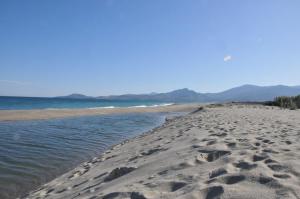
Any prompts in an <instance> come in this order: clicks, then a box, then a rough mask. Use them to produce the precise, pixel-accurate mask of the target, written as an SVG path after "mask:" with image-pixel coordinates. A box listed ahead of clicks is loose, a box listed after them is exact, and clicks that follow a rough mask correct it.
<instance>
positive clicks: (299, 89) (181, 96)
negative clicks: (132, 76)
mask: <svg viewBox="0 0 300 199" xmlns="http://www.w3.org/2000/svg"><path fill="white" fill-rule="evenodd" d="M299 94H300V86H284V85H277V86H256V85H249V84H247V85H243V86H239V87H235V88H231V89H229V90H225V91H223V92H218V93H198V92H195V91H193V90H190V89H187V88H184V89H179V90H175V91H171V92H167V93H150V94H125V95H111V96H99V97H90V96H85V95H82V94H71V95H68V96H62V97H59V98H68V99H102V100H151V101H152V100H153V101H163V102H230V101H241V102H261V101H271V100H273V99H274V98H275V97H277V96H295V95H299Z"/></svg>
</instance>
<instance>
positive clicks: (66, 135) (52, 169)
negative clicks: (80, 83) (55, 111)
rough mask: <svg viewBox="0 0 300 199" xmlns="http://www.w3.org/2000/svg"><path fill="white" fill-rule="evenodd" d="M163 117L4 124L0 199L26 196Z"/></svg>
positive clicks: (0, 127)
mask: <svg viewBox="0 0 300 199" xmlns="http://www.w3.org/2000/svg"><path fill="white" fill-rule="evenodd" d="M163 118H164V116H163V114H157V113H155V114H153V113H147V114H126V115H112V116H85V117H75V118H67V119H66V118H65V119H52V120H40V121H18V122H0V198H1V199H8V198H16V197H18V196H20V195H21V194H24V193H27V192H28V190H32V189H33V188H35V187H37V186H38V185H40V184H43V183H45V182H47V181H49V180H51V179H53V178H54V177H56V176H57V175H60V174H62V173H64V172H66V171H67V170H70V169H72V168H74V167H75V166H76V165H78V164H79V163H81V162H83V161H85V160H88V159H91V158H92V157H94V156H96V155H99V154H100V153H101V152H103V150H105V149H106V148H108V147H109V146H111V145H112V144H115V143H117V142H120V141H121V140H123V139H126V138H129V137H133V136H135V135H137V134H138V133H142V132H145V131H147V130H150V129H151V128H153V127H155V126H158V125H160V124H161V123H162V122H163Z"/></svg>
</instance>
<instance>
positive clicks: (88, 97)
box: [56, 93, 94, 99]
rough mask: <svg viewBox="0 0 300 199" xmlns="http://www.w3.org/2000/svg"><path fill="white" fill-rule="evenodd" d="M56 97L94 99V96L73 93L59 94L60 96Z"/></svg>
mask: <svg viewBox="0 0 300 199" xmlns="http://www.w3.org/2000/svg"><path fill="white" fill-rule="evenodd" d="M56 98H63V99H93V98H94V97H90V96H86V95H82V94H77V93H73V94H71V95H67V96H59V97H56Z"/></svg>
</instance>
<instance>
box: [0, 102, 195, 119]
mask: <svg viewBox="0 0 300 199" xmlns="http://www.w3.org/2000/svg"><path fill="white" fill-rule="evenodd" d="M196 107H199V104H174V105H169V106H156V107H129V108H101V107H100V108H84V109H36V110H0V121H17V120H41V119H53V118H64V117H75V116H89V115H109V114H122V113H155V112H190V111H192V110H194V109H195V108H196Z"/></svg>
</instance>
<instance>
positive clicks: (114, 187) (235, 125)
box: [2, 104, 300, 199]
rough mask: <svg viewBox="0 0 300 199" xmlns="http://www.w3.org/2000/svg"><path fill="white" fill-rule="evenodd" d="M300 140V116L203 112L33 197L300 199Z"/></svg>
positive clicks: (254, 110)
mask: <svg viewBox="0 0 300 199" xmlns="http://www.w3.org/2000/svg"><path fill="white" fill-rule="evenodd" d="M2 118H3V116H2ZM299 141H300V111H299V110H296V111H295V110H293V111H292V110H283V109H279V108H276V107H266V106H262V105H232V104H227V105H222V106H212V105H211V106H205V107H204V109H203V110H202V109H198V110H196V111H194V112H192V113H190V114H188V115H186V116H182V117H178V118H173V119H169V120H167V121H166V123H165V124H164V125H163V126H161V127H158V128H156V129H153V130H152V131H150V132H148V133H146V134H143V135H140V136H138V137H136V138H134V139H131V140H127V141H125V142H123V143H120V144H118V145H115V146H113V147H112V148H111V149H110V150H108V151H106V152H105V153H103V154H102V155H101V156H100V157H96V158H94V159H92V160H90V161H89V162H85V163H83V164H81V165H80V166H78V167H77V168H76V169H74V170H72V171H70V172H68V173H66V174H64V175H62V176H60V177H58V178H56V179H55V180H53V181H51V182H49V183H48V184H45V185H44V186H42V187H40V188H39V189H38V190H36V191H34V192H32V193H30V195H28V196H27V198H49V199H62V198H64V199H66V198H81V199H128V198H130V199H145V198H147V199H158V198H166V199H173V198H186V199H193V198H200V199H202V198H206V199H213V198H231V199H232V198H249V199H250V198H266V199H267V198H268V199H270V198H274V199H275V198H300V146H299Z"/></svg>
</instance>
